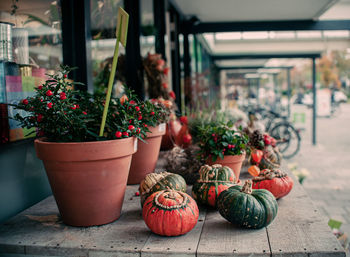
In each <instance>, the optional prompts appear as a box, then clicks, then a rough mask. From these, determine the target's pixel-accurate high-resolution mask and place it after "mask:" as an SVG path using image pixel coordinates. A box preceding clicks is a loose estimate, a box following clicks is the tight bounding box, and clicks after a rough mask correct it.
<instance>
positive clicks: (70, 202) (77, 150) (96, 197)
mask: <svg viewBox="0 0 350 257" xmlns="http://www.w3.org/2000/svg"><path fill="white" fill-rule="evenodd" d="M35 149H36V152H37V156H38V157H39V159H41V160H43V163H44V166H45V170H46V174H47V176H48V178H49V182H50V185H51V189H52V192H53V195H54V197H55V200H56V203H57V206H58V209H59V211H60V214H61V217H62V220H63V222H64V223H65V224H67V225H71V226H84V227H85V226H93V225H102V224H107V223H110V222H112V221H114V220H116V219H118V218H119V216H120V213H121V210H122V205H123V201H124V194H125V189H126V182H127V179H128V174H129V168H130V163H131V157H132V154H133V153H135V152H136V150H137V139H136V138H133V137H131V138H126V139H118V140H107V141H95V142H78V143H52V142H46V141H43V140H42V139H36V140H35Z"/></svg>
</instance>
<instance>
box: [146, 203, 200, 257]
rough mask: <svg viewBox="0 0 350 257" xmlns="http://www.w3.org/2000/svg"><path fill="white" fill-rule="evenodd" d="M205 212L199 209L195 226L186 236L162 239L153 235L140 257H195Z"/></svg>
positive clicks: (162, 237)
mask: <svg viewBox="0 0 350 257" xmlns="http://www.w3.org/2000/svg"><path fill="white" fill-rule="evenodd" d="M205 215H206V210H205V209H203V208H201V209H200V212H199V218H198V223H197V225H196V226H195V227H194V228H193V229H192V230H191V231H190V232H188V233H187V234H185V235H182V236H175V237H164V236H159V235H156V234H154V233H152V234H151V236H150V237H149V238H148V240H147V242H146V244H145V246H144V247H143V248H142V250H141V256H142V257H158V256H159V257H162V256H164V255H166V256H177V257H183V256H193V257H195V256H196V251H197V245H198V241H199V238H200V235H201V231H202V227H203V224H204V219H205Z"/></svg>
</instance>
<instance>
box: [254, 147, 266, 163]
mask: <svg viewBox="0 0 350 257" xmlns="http://www.w3.org/2000/svg"><path fill="white" fill-rule="evenodd" d="M263 155H264V152H263V151H261V150H258V149H254V150H253V151H252V153H251V157H252V159H253V161H254V163H256V164H259V163H260V161H261V159H262V157H263Z"/></svg>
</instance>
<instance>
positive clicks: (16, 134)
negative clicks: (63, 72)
mask: <svg viewBox="0 0 350 257" xmlns="http://www.w3.org/2000/svg"><path fill="white" fill-rule="evenodd" d="M60 63H62V33H61V8H60V2H59V1H49V0H48V1H46V0H21V1H12V0H2V1H0V103H1V104H0V135H1V141H0V143H6V142H9V141H16V140H19V139H23V138H26V137H27V135H28V134H29V132H30V131H27V130H25V129H22V128H20V126H19V124H18V122H16V121H14V120H12V119H8V116H10V117H13V116H14V115H15V114H16V112H17V111H16V110H14V109H13V108H12V107H9V106H7V105H6V103H12V104H16V103H18V102H19V101H21V100H22V99H23V98H26V97H28V96H31V95H33V94H34V90H35V87H37V86H39V85H41V84H42V83H43V82H44V80H45V77H46V76H45V74H47V73H52V72H53V71H54V70H55V69H57V68H58V66H59V65H60Z"/></svg>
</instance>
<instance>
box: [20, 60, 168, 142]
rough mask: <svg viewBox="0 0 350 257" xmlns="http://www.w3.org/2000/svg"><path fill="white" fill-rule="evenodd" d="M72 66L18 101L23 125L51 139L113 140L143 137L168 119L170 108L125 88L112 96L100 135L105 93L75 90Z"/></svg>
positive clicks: (52, 76) (78, 140)
mask: <svg viewBox="0 0 350 257" xmlns="http://www.w3.org/2000/svg"><path fill="white" fill-rule="evenodd" d="M71 70H72V68H69V67H67V66H61V70H60V71H59V72H58V73H56V74H54V75H48V77H49V78H48V79H47V80H46V82H45V83H44V84H43V85H41V86H39V87H37V88H36V93H35V95H34V96H32V97H28V98H26V99H23V100H22V101H21V102H20V103H18V104H17V105H14V106H15V108H16V109H18V110H24V111H25V115H21V114H19V113H17V114H16V115H15V117H14V119H16V120H18V121H19V122H20V124H21V126H22V127H26V128H28V129H30V128H36V133H37V136H38V137H45V138H46V139H47V140H48V141H51V142H85V141H96V140H111V139H120V138H128V137H131V136H135V137H137V138H139V139H141V140H142V138H144V137H145V135H146V132H148V131H149V130H148V128H147V127H148V126H149V125H150V126H153V125H155V124H157V123H159V122H160V123H161V122H164V121H163V120H164V119H166V108H163V107H164V106H161V105H155V104H153V103H152V102H150V101H146V102H142V101H140V100H139V99H138V98H137V97H136V96H135V95H134V93H133V92H132V91H131V90H129V89H127V88H125V95H123V96H122V97H121V98H112V99H111V101H110V105H109V111H108V114H107V118H106V126H105V130H104V134H103V136H99V130H100V124H101V119H102V113H103V109H104V104H105V95H102V94H95V95H92V94H89V93H88V92H84V91H75V90H73V86H74V84H79V83H73V82H71V81H70V80H68V79H67V77H68V73H69V72H70V71H71Z"/></svg>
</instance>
